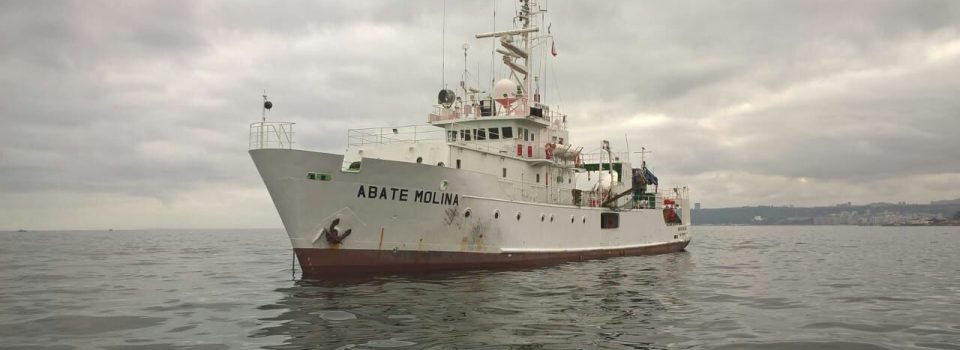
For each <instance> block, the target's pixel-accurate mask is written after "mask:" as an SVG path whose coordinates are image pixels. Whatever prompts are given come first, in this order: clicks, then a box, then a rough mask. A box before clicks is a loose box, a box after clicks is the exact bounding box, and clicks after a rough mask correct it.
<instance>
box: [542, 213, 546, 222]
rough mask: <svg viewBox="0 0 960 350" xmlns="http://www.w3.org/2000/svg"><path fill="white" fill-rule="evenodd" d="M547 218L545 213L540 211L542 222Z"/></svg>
mask: <svg viewBox="0 0 960 350" xmlns="http://www.w3.org/2000/svg"><path fill="white" fill-rule="evenodd" d="M546 219H547V216H546V215H543V213H540V222H543V220H546Z"/></svg>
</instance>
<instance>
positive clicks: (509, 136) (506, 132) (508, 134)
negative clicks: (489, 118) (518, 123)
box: [501, 126, 513, 139]
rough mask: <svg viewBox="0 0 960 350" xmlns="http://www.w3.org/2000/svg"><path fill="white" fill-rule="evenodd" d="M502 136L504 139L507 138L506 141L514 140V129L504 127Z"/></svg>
mask: <svg viewBox="0 0 960 350" xmlns="http://www.w3.org/2000/svg"><path fill="white" fill-rule="evenodd" d="M501 135H503V138H505V139H512V138H513V128H512V127H509V126H505V127H503V133H502V134H501Z"/></svg>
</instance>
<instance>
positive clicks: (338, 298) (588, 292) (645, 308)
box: [251, 253, 692, 349]
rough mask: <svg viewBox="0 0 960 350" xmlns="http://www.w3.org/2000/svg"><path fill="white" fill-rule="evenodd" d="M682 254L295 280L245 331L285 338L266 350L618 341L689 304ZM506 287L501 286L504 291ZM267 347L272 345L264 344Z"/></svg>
mask: <svg viewBox="0 0 960 350" xmlns="http://www.w3.org/2000/svg"><path fill="white" fill-rule="evenodd" d="M689 257H690V254H689V253H680V254H673V255H661V256H654V257H628V258H617V259H612V260H599V261H590V262H584V263H570V264H565V265H562V266H558V267H556V268H553V269H528V270H512V271H497V272H470V273H466V274H464V273H458V274H429V275H425V276H412V277H411V276H405V277H403V278H401V277H380V278H374V277H371V278H365V279H353V280H342V279H340V280H336V281H308V280H301V281H297V282H296V283H295V284H294V285H293V286H291V287H289V288H281V289H278V290H277V292H279V293H280V294H281V297H280V299H279V300H278V301H277V302H276V303H274V304H268V305H264V306H261V307H260V309H263V310H282V311H281V312H280V313H279V314H278V315H277V316H276V317H273V318H269V319H263V320H261V321H266V322H270V323H273V325H272V326H268V327H265V328H262V329H261V330H259V331H257V332H255V333H254V334H252V335H251V337H254V338H261V337H275V336H281V337H284V338H285V340H284V344H283V345H278V346H276V347H274V348H278V349H279V348H284V349H286V348H291V347H292V348H307V347H311V348H315V347H321V348H337V347H344V346H356V347H357V348H367V347H377V346H389V345H391V344H392V345H399V344H403V343H404V342H408V343H413V344H410V346H413V347H416V348H430V347H432V346H441V347H442V346H450V345H457V346H458V347H466V348H473V347H483V346H491V345H492V346H507V347H509V348H523V347H530V346H532V348H539V347H541V346H542V347H550V346H551V345H570V344H569V341H570V340H569V339H576V341H578V342H579V341H617V337H619V335H622V334H631V333H632V334H636V333H637V332H641V333H643V332H653V331H655V330H656V328H657V327H659V325H658V324H657V323H656V321H655V320H657V319H662V318H664V317H665V316H664V314H666V313H669V312H672V311H673V310H676V309H677V308H689V307H691V306H690V305H687V304H686V302H685V300H684V299H683V298H680V297H678V294H680V293H683V292H684V290H685V289H684V286H683V285H682V283H679V281H681V279H682V278H683V275H685V273H686V271H688V270H690V269H691V267H692V266H691V265H692V264H691V263H690V259H689ZM505 286H509V288H505ZM581 339H585V340H581ZM267 348H270V347H267Z"/></svg>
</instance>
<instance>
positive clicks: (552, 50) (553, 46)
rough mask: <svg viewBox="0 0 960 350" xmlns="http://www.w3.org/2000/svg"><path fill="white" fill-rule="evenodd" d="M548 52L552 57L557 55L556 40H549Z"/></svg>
mask: <svg viewBox="0 0 960 350" xmlns="http://www.w3.org/2000/svg"><path fill="white" fill-rule="evenodd" d="M550 54H551V55H553V57H557V42H556V41H551V42H550Z"/></svg>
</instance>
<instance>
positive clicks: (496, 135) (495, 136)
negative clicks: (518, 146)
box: [487, 128, 500, 140]
mask: <svg viewBox="0 0 960 350" xmlns="http://www.w3.org/2000/svg"><path fill="white" fill-rule="evenodd" d="M487 131H489V132H490V134H489V135H490V139H491V140H499V139H500V128H490V129H488V130H487Z"/></svg>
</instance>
